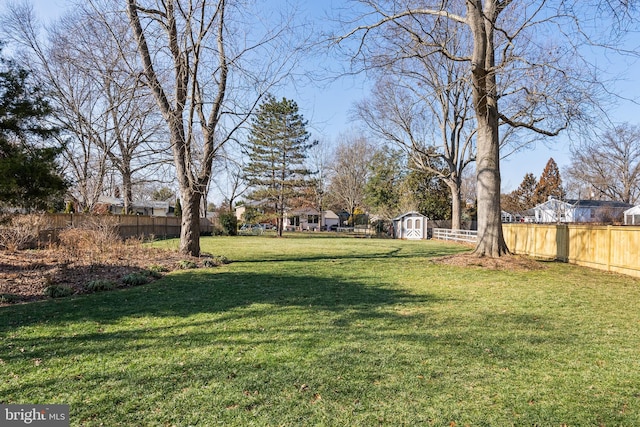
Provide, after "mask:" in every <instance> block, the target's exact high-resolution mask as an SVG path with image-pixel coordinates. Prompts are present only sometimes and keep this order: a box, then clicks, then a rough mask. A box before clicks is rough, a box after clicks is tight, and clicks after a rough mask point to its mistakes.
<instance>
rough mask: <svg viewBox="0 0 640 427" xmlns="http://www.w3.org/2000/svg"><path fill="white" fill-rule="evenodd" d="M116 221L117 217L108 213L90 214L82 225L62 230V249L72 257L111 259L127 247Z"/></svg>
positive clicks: (96, 260) (93, 259) (97, 259)
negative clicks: (93, 215) (120, 235)
mask: <svg viewBox="0 0 640 427" xmlns="http://www.w3.org/2000/svg"><path fill="white" fill-rule="evenodd" d="M116 221H117V218H113V217H110V216H107V215H101V216H95V217H89V216H88V217H87V221H86V222H85V223H83V224H81V225H80V226H78V227H75V228H67V229H65V230H62V231H61V232H60V235H59V239H60V249H61V250H63V251H64V252H66V254H67V256H68V257H69V258H70V259H87V258H88V259H91V260H92V261H94V262H99V261H103V260H104V259H109V258H110V257H111V256H112V255H111V254H113V253H114V252H121V249H122V248H124V247H125V245H124V243H123V242H122V240H121V239H120V237H119V235H118V230H117V223H116ZM129 244H131V242H129Z"/></svg>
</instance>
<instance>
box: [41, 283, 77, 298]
mask: <svg viewBox="0 0 640 427" xmlns="http://www.w3.org/2000/svg"><path fill="white" fill-rule="evenodd" d="M44 294H45V295H46V296H48V297H50V298H63V297H68V296H69V295H72V294H73V289H72V288H71V287H70V286H67V285H50V286H47V287H46V288H45V289H44Z"/></svg>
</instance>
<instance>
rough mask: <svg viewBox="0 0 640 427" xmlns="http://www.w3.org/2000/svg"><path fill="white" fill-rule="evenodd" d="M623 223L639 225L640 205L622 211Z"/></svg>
mask: <svg viewBox="0 0 640 427" xmlns="http://www.w3.org/2000/svg"><path fill="white" fill-rule="evenodd" d="M624 224H625V225H640V205H638V206H634V207H632V208H631V209H627V210H626V211H624Z"/></svg>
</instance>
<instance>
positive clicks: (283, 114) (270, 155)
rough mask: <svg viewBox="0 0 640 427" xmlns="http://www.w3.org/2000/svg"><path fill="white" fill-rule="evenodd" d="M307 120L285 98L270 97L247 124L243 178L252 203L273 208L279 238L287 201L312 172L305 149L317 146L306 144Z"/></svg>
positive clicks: (297, 193)
mask: <svg viewBox="0 0 640 427" xmlns="http://www.w3.org/2000/svg"><path fill="white" fill-rule="evenodd" d="M306 127H307V121H306V120H304V118H303V117H302V115H301V114H300V113H299V112H298V105H297V104H296V103H295V102H294V101H292V100H289V99H286V98H282V100H281V101H277V100H276V99H275V98H274V97H273V96H268V97H267V99H266V100H265V101H264V102H263V103H262V104H261V105H260V106H259V107H258V109H257V112H256V115H255V116H254V117H253V119H252V121H251V128H250V134H249V140H248V146H247V149H248V154H249V162H248V163H247V166H246V167H245V170H244V172H245V175H246V177H247V181H248V183H249V186H250V187H252V188H253V189H254V190H253V192H252V193H250V194H249V198H250V199H252V200H256V201H260V202H264V203H265V204H268V205H270V206H272V207H273V209H274V211H275V213H276V216H277V219H278V235H280V236H282V230H283V228H284V227H283V225H284V224H283V218H284V212H285V210H286V209H287V208H289V207H290V206H289V202H290V201H291V200H293V199H295V198H296V197H300V196H301V195H302V194H303V193H304V190H305V189H306V188H307V187H309V186H310V185H311V184H312V181H311V180H310V179H308V178H309V177H310V176H311V175H312V172H311V171H310V170H309V169H308V168H307V167H305V160H306V158H307V150H308V149H309V148H311V147H313V146H314V145H316V144H317V141H312V142H309V137H310V135H309V132H307V129H306Z"/></svg>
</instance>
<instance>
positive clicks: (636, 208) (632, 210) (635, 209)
mask: <svg viewBox="0 0 640 427" xmlns="http://www.w3.org/2000/svg"><path fill="white" fill-rule="evenodd" d="M624 214H625V215H638V214H640V205H638V206H634V207H632V208H629V209H627V210H626V211H624Z"/></svg>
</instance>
